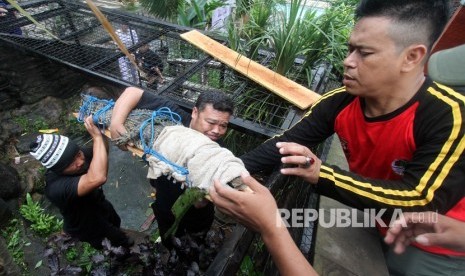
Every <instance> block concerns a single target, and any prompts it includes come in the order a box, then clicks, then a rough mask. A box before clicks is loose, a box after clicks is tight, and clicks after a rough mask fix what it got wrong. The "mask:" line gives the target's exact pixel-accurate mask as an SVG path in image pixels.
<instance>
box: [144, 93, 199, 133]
mask: <svg viewBox="0 0 465 276" xmlns="http://www.w3.org/2000/svg"><path fill="white" fill-rule="evenodd" d="M161 107H168V108H169V109H170V110H171V111H173V112H175V113H177V114H179V116H181V121H182V124H183V125H184V126H189V123H190V121H191V114H190V113H188V112H186V111H184V110H183V109H182V108H181V107H179V106H178V105H177V104H175V103H173V102H172V101H170V100H168V99H165V98H163V97H161V96H159V95H155V94H153V93H151V92H147V91H144V93H142V97H141V98H140V100H139V103H138V104H137V106H136V108H138V109H149V110H154V111H155V110H157V109H159V108H161Z"/></svg>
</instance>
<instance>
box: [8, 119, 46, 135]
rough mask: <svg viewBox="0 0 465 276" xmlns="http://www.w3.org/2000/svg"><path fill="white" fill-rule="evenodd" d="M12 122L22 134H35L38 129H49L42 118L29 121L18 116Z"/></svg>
mask: <svg viewBox="0 0 465 276" xmlns="http://www.w3.org/2000/svg"><path fill="white" fill-rule="evenodd" d="M14 121H15V122H16V123H17V124H18V125H19V126H20V127H21V129H22V131H23V132H24V133H28V132H37V131H38V130H39V129H47V128H49V126H48V123H47V122H46V121H45V120H44V119H43V118H36V119H35V120H32V119H29V118H27V117H24V116H19V117H16V118H15V119H14Z"/></svg>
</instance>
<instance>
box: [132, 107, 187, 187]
mask: <svg viewBox="0 0 465 276" xmlns="http://www.w3.org/2000/svg"><path fill="white" fill-rule="evenodd" d="M157 118H161V119H169V120H171V121H172V122H175V123H177V124H180V123H181V116H179V114H177V113H176V112H173V111H171V109H169V108H168V107H162V108H160V109H158V110H155V111H154V112H153V113H152V116H151V117H150V118H149V119H147V120H145V121H144V122H142V124H141V127H140V129H139V136H140V141H141V143H142V146H143V148H144V156H145V155H146V154H150V155H152V156H154V157H156V158H157V159H159V160H161V161H163V162H165V163H166V164H168V165H170V166H171V167H172V168H173V169H174V170H175V171H176V172H177V173H178V174H180V175H184V176H186V183H187V185H188V187H190V186H191V185H190V181H189V178H188V175H189V170H187V169H186V168H185V167H183V166H180V165H178V164H176V163H174V162H171V161H170V160H168V159H166V158H165V157H164V156H163V155H161V154H160V153H158V152H157V151H155V150H154V149H152V148H151V147H150V146H148V145H153V142H154V135H155V131H154V126H155V122H154V121H155V119H157ZM147 126H151V130H150V131H151V135H150V141H149V143H148V144H147V143H146V141H145V139H144V130H145V128H146V127H147Z"/></svg>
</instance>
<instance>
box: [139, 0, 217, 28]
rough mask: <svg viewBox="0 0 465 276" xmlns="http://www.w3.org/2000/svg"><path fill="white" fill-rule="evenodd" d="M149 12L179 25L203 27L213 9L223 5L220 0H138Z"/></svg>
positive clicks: (208, 21)
mask: <svg viewBox="0 0 465 276" xmlns="http://www.w3.org/2000/svg"><path fill="white" fill-rule="evenodd" d="M140 3H141V5H142V7H144V8H145V9H146V10H147V11H148V12H149V13H151V14H153V15H155V16H157V17H159V18H162V19H165V20H170V21H173V22H177V23H178V24H179V25H183V26H189V27H194V28H199V29H205V27H206V26H207V25H208V24H209V23H210V21H211V16H212V13H213V10H215V9H216V8H219V7H221V6H223V5H224V3H223V1H221V0H213V1H207V0H191V1H186V0H162V1H160V0H140Z"/></svg>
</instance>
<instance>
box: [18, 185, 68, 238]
mask: <svg viewBox="0 0 465 276" xmlns="http://www.w3.org/2000/svg"><path fill="white" fill-rule="evenodd" d="M19 211H20V213H21V215H22V216H23V217H24V218H25V219H26V220H28V221H29V222H31V229H32V230H33V231H34V232H36V233H37V234H38V235H40V236H47V235H49V234H51V233H54V232H57V231H60V230H61V229H62V227H63V220H60V219H57V218H56V217H55V216H53V215H49V214H46V213H45V212H44V209H43V208H42V207H41V206H40V204H39V202H34V201H33V200H32V197H31V195H30V194H29V193H28V194H27V195H26V204H23V205H22V206H21V207H20V209H19Z"/></svg>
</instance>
